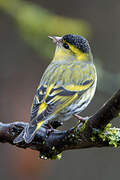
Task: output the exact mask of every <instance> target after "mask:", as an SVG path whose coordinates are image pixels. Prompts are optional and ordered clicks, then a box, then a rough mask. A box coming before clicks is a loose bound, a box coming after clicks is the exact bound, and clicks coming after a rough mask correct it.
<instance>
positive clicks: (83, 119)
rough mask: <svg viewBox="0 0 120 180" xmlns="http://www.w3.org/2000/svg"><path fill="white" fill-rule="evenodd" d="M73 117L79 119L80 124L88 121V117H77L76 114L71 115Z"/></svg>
mask: <svg viewBox="0 0 120 180" xmlns="http://www.w3.org/2000/svg"><path fill="white" fill-rule="evenodd" d="M73 116H74V117H75V118H77V119H79V121H80V122H82V123H84V122H85V121H86V120H88V119H89V117H88V116H86V117H82V116H79V115H78V114H73Z"/></svg>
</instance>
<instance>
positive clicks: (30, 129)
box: [13, 125, 36, 144]
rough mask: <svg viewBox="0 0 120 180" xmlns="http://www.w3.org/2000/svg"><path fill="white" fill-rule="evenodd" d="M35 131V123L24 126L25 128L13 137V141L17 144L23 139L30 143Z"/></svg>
mask: <svg viewBox="0 0 120 180" xmlns="http://www.w3.org/2000/svg"><path fill="white" fill-rule="evenodd" d="M35 132H36V125H34V126H29V125H28V126H26V127H25V129H24V130H23V131H22V132H21V133H20V134H19V135H18V136H17V137H16V138H15V139H14V141H13V143H14V144H17V143H20V142H22V141H25V142H26V143H30V142H31V141H32V140H33V138H34V136H35Z"/></svg>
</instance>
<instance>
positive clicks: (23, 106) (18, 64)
mask: <svg viewBox="0 0 120 180" xmlns="http://www.w3.org/2000/svg"><path fill="white" fill-rule="evenodd" d="M66 33H75V34H80V35H83V36H85V37H86V38H87V39H88V40H89V42H90V45H91V48H92V52H93V55H94V62H95V64H96V67H97V72H98V86H97V91H96V94H95V97H94V99H93V100H92V102H91V104H90V105H89V107H88V108H87V109H86V110H85V111H84V112H83V113H82V114H81V115H83V116H84V115H91V114H93V113H94V112H95V111H96V110H97V109H98V108H99V107H100V106H101V105H102V104H103V103H104V102H105V101H106V100H107V99H108V98H109V97H110V96H111V95H112V94H113V92H114V91H116V90H117V89H118V88H119V84H120V53H119V52H120V1H119V0H106V1H104V0H101V1H100V0H92V1H89V0H85V1H83V0H76V1H75V0H70V1H65V0H59V1H56V0H50V1H44V0H26V1H24V0H0V119H1V121H2V122H4V123H7V122H13V121H29V116H30V108H31V104H32V100H33V97H34V93H35V90H36V87H37V86H38V84H39V81H40V78H41V76H42V73H43V72H44V70H45V68H46V67H47V65H48V63H49V62H50V61H51V59H52V57H53V54H54V49H55V46H54V45H53V44H52V43H51V41H50V40H49V39H48V38H47V36H48V35H64V34H66ZM72 123H73V120H71V121H70V123H68V124H67V125H66V127H68V126H72ZM113 125H114V126H118V127H119V119H116V120H114V121H113ZM119 162H120V150H119V148H117V149H115V148H91V149H82V150H74V151H67V152H64V153H63V158H62V160H60V161H58V160H56V161H55V160H54V161H44V160H41V159H39V154H38V152H35V151H32V150H29V149H27V150H24V149H19V148H16V147H14V146H11V145H9V144H0V179H1V180H4V179H9V180H11V179H12V180H16V179H18V180H21V179H23V180H24V179H25V180H32V179H35V180H38V179H39V180H48V179H49V180H50V179H52V180H56V179H57V180H61V179H63V180H68V179H71V180H72V179H84V180H87V179H94V180H104V179H106V180H107V179H109V180H113V178H114V179H118V178H119V169H120V167H119V164H120V163H119Z"/></svg>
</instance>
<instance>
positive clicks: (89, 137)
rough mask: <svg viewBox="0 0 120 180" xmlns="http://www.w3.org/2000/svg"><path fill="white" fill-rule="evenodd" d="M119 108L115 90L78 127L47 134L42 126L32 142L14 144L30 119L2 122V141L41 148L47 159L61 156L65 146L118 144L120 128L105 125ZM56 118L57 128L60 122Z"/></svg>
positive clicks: (115, 114) (119, 97) (0, 136)
mask: <svg viewBox="0 0 120 180" xmlns="http://www.w3.org/2000/svg"><path fill="white" fill-rule="evenodd" d="M119 112H120V90H118V92H116V93H115V94H114V95H113V96H112V97H111V99H109V100H108V101H107V102H106V103H105V104H104V105H103V106H102V107H101V108H100V109H99V110H98V111H97V112H96V113H95V114H94V115H93V116H91V117H90V118H89V119H88V120H87V121H85V123H81V122H79V123H78V125H76V126H75V127H73V128H71V129H68V130H66V131H60V130H56V129H54V131H53V132H51V133H50V134H49V135H47V129H46V128H45V127H41V128H40V130H38V131H37V133H36V136H35V138H34V139H33V141H32V142H31V143H30V144H26V143H25V142H21V143H18V144H14V143H13V140H14V139H15V137H17V135H18V134H19V133H20V132H21V131H22V130H23V129H24V128H25V126H26V125H27V123H24V122H14V123H9V124H3V123H0V142H1V143H10V144H12V145H15V146H18V147H20V148H31V149H34V150H37V151H39V152H40V157H41V158H44V159H47V158H50V159H56V158H58V159H59V158H60V155H59V154H60V153H61V152H62V151H65V150H71V149H80V148H88V147H104V146H115V147H117V146H119V144H120V129H118V128H110V127H108V126H107V127H106V125H107V124H108V123H109V122H110V121H111V120H112V119H113V118H116V117H117V116H119ZM56 123H57V122H53V124H54V127H55V128H56V127H57V126H59V125H60V124H59V123H58V124H56Z"/></svg>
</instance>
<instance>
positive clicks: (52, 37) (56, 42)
mask: <svg viewBox="0 0 120 180" xmlns="http://www.w3.org/2000/svg"><path fill="white" fill-rule="evenodd" d="M48 37H49V38H50V39H52V41H53V43H55V44H59V43H60V42H61V40H62V37H59V36H48Z"/></svg>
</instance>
